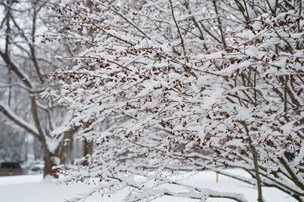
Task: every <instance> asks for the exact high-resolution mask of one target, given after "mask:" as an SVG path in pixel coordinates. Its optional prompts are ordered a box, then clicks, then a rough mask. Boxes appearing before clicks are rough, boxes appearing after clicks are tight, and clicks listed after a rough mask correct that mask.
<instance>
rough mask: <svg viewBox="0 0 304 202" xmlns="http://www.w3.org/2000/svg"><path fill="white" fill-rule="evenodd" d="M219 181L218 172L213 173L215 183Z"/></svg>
mask: <svg viewBox="0 0 304 202" xmlns="http://www.w3.org/2000/svg"><path fill="white" fill-rule="evenodd" d="M218 181H219V174H218V172H215V182H216V183H218Z"/></svg>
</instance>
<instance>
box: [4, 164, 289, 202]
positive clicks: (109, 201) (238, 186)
mask: <svg viewBox="0 0 304 202" xmlns="http://www.w3.org/2000/svg"><path fill="white" fill-rule="evenodd" d="M230 172H233V173H235V174H241V175H243V176H245V174H244V173H242V171H240V170H233V171H230ZM183 182H186V183H188V184H189V185H192V186H198V187H201V188H209V189H214V190H217V191H223V192H238V193H242V194H244V195H245V197H246V198H247V199H248V201H249V202H256V197H257V192H256V190H255V188H254V187H252V186H249V185H247V184H245V183H242V182H239V181H236V180H233V179H231V178H228V177H225V176H222V175H219V182H218V183H216V182H215V173H214V172H212V171H205V172H201V173H199V174H198V175H194V176H192V177H191V178H190V179H187V180H184V181H183ZM167 188H168V189H171V190H172V191H175V190H178V189H177V188H174V187H167ZM89 189H90V187H88V185H84V184H80V183H78V184H71V185H63V184H60V185H58V184H55V183H50V182H49V181H47V180H44V181H42V176H41V175H32V176H30V175H28V176H11V177H0V201H1V202H65V200H68V199H72V198H73V197H77V196H79V194H82V193H85V192H86V191H88V190H89ZM127 191H128V190H122V191H121V192H119V193H116V194H114V195H112V196H110V197H108V196H106V197H103V198H101V197H100V196H98V195H97V194H94V195H93V196H91V197H89V198H87V200H85V201H84V202H120V201H121V198H122V197H123V196H125V194H126V193H127ZM263 192H264V193H263V194H264V197H265V199H266V201H267V202H294V201H295V200H294V199H293V198H290V197H289V196H288V195H286V194H284V193H282V192H281V191H278V190H276V189H273V188H263ZM192 201H193V202H194V201H197V200H185V199H177V198H173V197H162V198H158V199H156V200H155V202H192ZM231 201H232V200H228V199H227V200H226V199H208V200H207V202H231Z"/></svg>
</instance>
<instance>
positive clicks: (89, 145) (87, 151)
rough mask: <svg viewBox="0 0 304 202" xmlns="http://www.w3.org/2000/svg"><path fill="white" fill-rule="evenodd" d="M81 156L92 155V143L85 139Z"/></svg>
mask: <svg viewBox="0 0 304 202" xmlns="http://www.w3.org/2000/svg"><path fill="white" fill-rule="evenodd" d="M83 147H84V148H83V156H86V155H92V154H93V143H92V142H90V141H87V140H85V141H84V146H83Z"/></svg>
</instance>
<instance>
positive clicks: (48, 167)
mask: <svg viewBox="0 0 304 202" xmlns="http://www.w3.org/2000/svg"><path fill="white" fill-rule="evenodd" d="M56 161H60V157H59V156H56V155H54V154H53V153H51V152H50V151H49V150H48V149H44V170H43V171H44V172H43V177H46V176H47V175H50V176H53V177H54V178H58V174H57V171H58V169H56V168H53V167H54V166H57V165H58V164H59V163H61V162H56Z"/></svg>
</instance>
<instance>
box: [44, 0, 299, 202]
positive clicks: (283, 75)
mask: <svg viewBox="0 0 304 202" xmlns="http://www.w3.org/2000/svg"><path fill="white" fill-rule="evenodd" d="M52 9H53V10H54V11H55V12H57V13H58V14H59V18H60V20H62V21H63V22H65V24H66V26H57V27H56V28H57V30H58V36H57V38H58V39H65V40H69V41H70V42H71V44H74V45H75V51H76V52H78V53H79V54H78V56H77V57H73V58H65V59H70V60H72V61H74V62H76V65H75V66H73V67H71V68H64V69H62V70H59V71H56V72H55V73H54V74H51V75H50V79H55V80H59V81H60V82H61V84H62V85H61V87H60V89H59V90H58V91H54V92H51V93H50V94H45V97H49V98H50V99H53V100H55V101H56V102H57V103H58V104H62V105H65V106H68V107H69V109H70V110H71V112H72V114H73V117H74V118H73V119H72V120H71V122H70V123H68V124H67V125H66V126H64V127H61V128H57V129H56V130H55V131H54V135H55V136H56V135H59V134H62V133H64V132H65V131H68V130H71V129H72V128H74V127H77V128H78V127H79V126H82V128H83V130H80V131H78V134H79V136H80V137H83V138H85V139H86V140H89V141H92V142H94V144H95V145H96V146H95V148H94V153H93V155H92V156H87V158H85V159H82V160H80V161H79V162H76V163H75V165H73V166H69V167H62V169H61V172H62V173H64V174H67V176H66V178H65V180H66V182H68V181H84V180H89V179H91V178H94V179H96V178H98V179H99V180H100V181H105V182H107V183H106V185H105V186H103V187H101V188H100V189H97V190H93V192H96V191H100V192H101V193H102V194H110V193H113V192H115V191H117V190H120V189H122V188H123V187H131V188H132V189H133V191H131V192H130V194H129V195H128V196H127V197H126V198H125V200H127V201H138V200H152V199H153V198H155V197H161V196H164V195H172V196H176V197H185V198H192V199H201V200H204V199H207V198H208V197H219V198H231V199H234V200H236V201H245V199H244V198H243V197H242V196H241V195H237V194H232V193H219V192H215V191H212V190H203V189H199V188H195V187H191V186H187V185H184V184H182V183H180V182H178V181H174V180H173V178H172V177H171V174H168V172H166V171H168V170H170V171H172V172H173V174H178V173H179V172H178V171H179V170H183V171H193V170H202V169H205V168H209V169H214V170H218V168H220V167H224V166H229V167H236V168H242V169H244V170H246V171H248V172H249V173H250V174H251V175H252V177H253V178H254V179H255V180H249V179H244V178H241V177H238V176H231V177H233V178H236V179H239V180H242V181H245V182H247V183H249V184H252V185H256V186H257V189H258V201H263V198H262V186H271V187H276V188H278V189H280V190H282V191H284V192H286V193H287V194H290V195H291V196H293V197H294V198H295V199H297V200H298V201H303V196H304V186H303V174H302V169H303V162H302V161H303V151H304V148H303V135H304V134H303V120H304V117H303V115H304V112H303V98H304V97H303V84H304V82H303V81H304V72H303V62H304V59H303V11H302V2H299V1H267V0H266V1H239V0H234V1H233V0H225V1H216V0H206V1H192V0H191V1H190V0H189V1H188V0H179V1H175V0H168V1H161V0H152V1H144V0H141V1H135V0H134V1H133V0H129V1H120V0H114V1H107V0H94V1H85V2H83V1H78V2H76V4H75V5H71V4H70V5H59V6H55V7H53V8H52ZM218 172H221V173H222V174H225V173H224V172H223V171H222V170H218ZM226 175H229V174H226ZM151 180H153V182H151ZM164 184H174V185H179V186H182V187H184V188H186V190H188V191H187V192H183V193H177V192H174V191H170V190H167V189H162V188H161V187H162V185H164Z"/></svg>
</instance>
